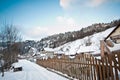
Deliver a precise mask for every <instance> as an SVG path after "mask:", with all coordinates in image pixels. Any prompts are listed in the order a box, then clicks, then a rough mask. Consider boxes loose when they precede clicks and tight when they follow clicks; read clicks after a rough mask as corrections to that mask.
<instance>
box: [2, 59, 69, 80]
mask: <svg viewBox="0 0 120 80" xmlns="http://www.w3.org/2000/svg"><path fill="white" fill-rule="evenodd" d="M18 64H20V65H21V66H22V67H23V71H19V72H5V76H4V77H1V75H0V80H68V79H66V78H64V77H62V76H60V75H57V74H55V73H53V72H50V71H48V70H47V69H45V68H43V67H41V66H39V65H37V64H35V63H32V62H30V61H27V60H19V62H18Z"/></svg>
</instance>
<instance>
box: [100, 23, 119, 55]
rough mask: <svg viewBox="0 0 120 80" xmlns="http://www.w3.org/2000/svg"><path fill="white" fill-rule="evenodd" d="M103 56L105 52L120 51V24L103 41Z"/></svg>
mask: <svg viewBox="0 0 120 80" xmlns="http://www.w3.org/2000/svg"><path fill="white" fill-rule="evenodd" d="M100 45H101V57H104V55H105V53H108V54H110V53H112V52H116V51H120V24H119V25H118V26H116V27H115V28H114V29H113V31H111V33H110V34H108V36H107V37H106V38H105V39H104V40H102V41H101V44H100Z"/></svg>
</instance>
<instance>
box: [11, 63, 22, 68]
mask: <svg viewBox="0 0 120 80" xmlns="http://www.w3.org/2000/svg"><path fill="white" fill-rule="evenodd" d="M12 66H13V67H14V68H18V67H22V66H21V65H20V64H19V63H17V62H16V63H13V64H12Z"/></svg>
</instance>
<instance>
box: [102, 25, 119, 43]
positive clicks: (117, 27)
mask: <svg viewBox="0 0 120 80" xmlns="http://www.w3.org/2000/svg"><path fill="white" fill-rule="evenodd" d="M119 27H120V24H119V25H118V26H116V27H115V29H113V31H112V32H111V33H110V34H109V35H108V36H107V37H106V38H105V39H104V41H106V39H108V37H110V35H111V34H112V33H113V32H115V31H116V30H117V29H118V28H119Z"/></svg>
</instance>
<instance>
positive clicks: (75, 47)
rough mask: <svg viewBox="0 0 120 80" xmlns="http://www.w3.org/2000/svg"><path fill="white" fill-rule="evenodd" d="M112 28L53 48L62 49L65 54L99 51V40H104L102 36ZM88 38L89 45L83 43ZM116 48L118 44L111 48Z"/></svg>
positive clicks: (118, 46)
mask: <svg viewBox="0 0 120 80" xmlns="http://www.w3.org/2000/svg"><path fill="white" fill-rule="evenodd" d="M114 28H115V27H113V28H109V29H107V30H105V31H103V32H99V33H96V34H93V35H91V36H87V37H85V38H83V39H78V40H75V41H73V42H69V43H66V44H64V45H62V46H60V47H57V48H55V49H54V50H55V51H63V52H64V53H65V54H66V55H73V54H76V53H82V52H92V54H96V53H100V40H104V38H105V37H107V36H108V34H109V33H110V32H111V31H112V30H113V29H114ZM88 40H90V42H92V44H91V45H90V46H86V45H85V44H86V42H87V41H88ZM115 45H116V44H115ZM118 49H120V45H116V47H114V49H113V50H118ZM113 50H112V51H113Z"/></svg>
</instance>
